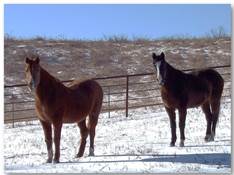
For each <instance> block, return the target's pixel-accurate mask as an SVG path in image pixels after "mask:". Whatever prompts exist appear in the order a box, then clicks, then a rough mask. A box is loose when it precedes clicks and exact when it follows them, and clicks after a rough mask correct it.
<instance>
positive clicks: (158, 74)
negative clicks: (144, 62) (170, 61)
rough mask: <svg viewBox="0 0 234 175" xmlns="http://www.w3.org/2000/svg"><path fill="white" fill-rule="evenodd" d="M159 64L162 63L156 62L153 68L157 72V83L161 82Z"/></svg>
mask: <svg viewBox="0 0 234 175" xmlns="http://www.w3.org/2000/svg"><path fill="white" fill-rule="evenodd" d="M161 64H162V61H157V62H156V65H155V68H156V70H157V79H158V81H159V82H160V81H161V80H162V76H161V74H160V66H161Z"/></svg>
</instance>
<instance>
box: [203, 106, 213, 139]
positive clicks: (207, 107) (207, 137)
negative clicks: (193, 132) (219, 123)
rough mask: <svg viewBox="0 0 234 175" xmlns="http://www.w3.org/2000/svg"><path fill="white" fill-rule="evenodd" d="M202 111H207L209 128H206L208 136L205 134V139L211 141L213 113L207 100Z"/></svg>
mask: <svg viewBox="0 0 234 175" xmlns="http://www.w3.org/2000/svg"><path fill="white" fill-rule="evenodd" d="M201 107H202V111H203V112H204V113H205V116H206V122H207V128H206V136H205V141H207V142H208V141H211V140H212V137H211V123H212V114H211V112H210V104H209V103H208V102H207V103H205V104H203V105H202V106H201Z"/></svg>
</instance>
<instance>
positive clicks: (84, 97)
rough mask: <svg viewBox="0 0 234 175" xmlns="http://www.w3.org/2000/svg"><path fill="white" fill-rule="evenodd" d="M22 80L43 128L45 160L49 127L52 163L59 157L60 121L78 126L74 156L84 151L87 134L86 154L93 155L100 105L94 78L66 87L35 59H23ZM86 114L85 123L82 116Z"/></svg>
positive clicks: (99, 89) (101, 93) (99, 92)
mask: <svg viewBox="0 0 234 175" xmlns="http://www.w3.org/2000/svg"><path fill="white" fill-rule="evenodd" d="M25 62H26V71H25V72H26V80H27V83H28V86H29V88H30V89H31V91H33V93H34V96H35V106H36V111H37V114H38V118H39V120H40V122H41V125H42V127H43V130H44V135H45V142H46V145H47V151H48V159H47V162H48V163H51V162H52V159H53V149H52V126H53V130H54V144H55V155H54V159H53V161H54V163H58V162H59V158H60V138H61V129H62V124H63V123H75V122H76V123H77V124H78V126H79V128H80V135H81V141H80V148H79V152H78V154H77V157H81V156H83V154H84V150H85V145H86V138H87V136H88V134H89V136H90V148H89V155H90V156H93V155H94V137H95V128H96V125H97V122H98V116H99V113H100V110H101V107H102V100H103V91H102V88H101V86H100V85H99V84H98V83H97V82H96V81H94V80H86V81H82V82H80V83H76V84H74V85H72V86H70V87H66V86H64V85H63V84H62V83H61V82H60V81H59V80H58V79H56V78H54V77H53V76H52V75H50V74H49V73H48V72H47V71H46V70H45V69H43V68H42V67H41V66H40V64H39V62H40V60H39V58H38V57H37V59H36V60H32V59H29V58H26V60H25ZM87 116H89V118H88V119H89V120H88V124H87V125H86V117H87Z"/></svg>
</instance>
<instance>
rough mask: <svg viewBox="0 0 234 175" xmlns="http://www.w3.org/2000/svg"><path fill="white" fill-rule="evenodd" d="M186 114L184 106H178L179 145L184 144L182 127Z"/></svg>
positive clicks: (183, 126)
mask: <svg viewBox="0 0 234 175" xmlns="http://www.w3.org/2000/svg"><path fill="white" fill-rule="evenodd" d="M186 115H187V109H186V108H179V127H180V147H183V146H184V140H185V136H184V128H185V120H186Z"/></svg>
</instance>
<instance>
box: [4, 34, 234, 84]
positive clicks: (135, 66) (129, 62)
mask: <svg viewBox="0 0 234 175" xmlns="http://www.w3.org/2000/svg"><path fill="white" fill-rule="evenodd" d="M161 51H164V52H165V54H166V59H167V60H168V62H169V63H171V64H172V65H174V66H176V67H177V68H179V69H186V68H202V67H209V66H217V65H230V60H231V40H230V38H223V39H193V40H192V39H178V40H169V39H167V40H155V41H149V40H136V41H127V40H113V41H112V40H107V41H102V40H100V41H80V40H77V41H69V40H49V39H42V38H38V39H31V40H23V39H22V40H19V39H11V38H5V43H4V54H5V55H4V69H5V70H4V73H5V76H4V78H5V79H4V81H5V84H17V83H24V59H25V57H26V56H31V55H34V56H35V55H39V56H40V58H41V64H42V65H43V67H45V68H46V69H48V70H49V72H51V73H52V74H53V75H54V76H56V77H58V78H60V79H62V80H66V79H72V78H73V79H83V78H91V77H103V76H112V75H124V74H135V73H145V72H152V71H154V70H153V66H152V58H151V54H152V52H158V53H159V52H161Z"/></svg>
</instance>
